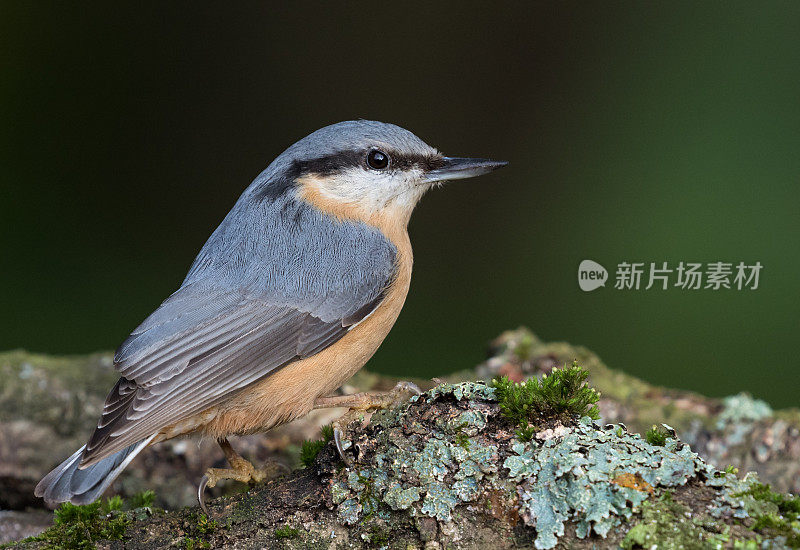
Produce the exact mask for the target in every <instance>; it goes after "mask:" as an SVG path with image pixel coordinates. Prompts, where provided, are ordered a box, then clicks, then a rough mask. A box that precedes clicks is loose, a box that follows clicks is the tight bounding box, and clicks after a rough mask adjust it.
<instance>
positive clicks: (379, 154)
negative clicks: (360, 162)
mask: <svg viewBox="0 0 800 550" xmlns="http://www.w3.org/2000/svg"><path fill="white" fill-rule="evenodd" d="M367 164H369V167H370V168H374V169H375V170H383V169H384V168H386V167H387V166H389V155H387V154H386V153H384V152H383V151H378V150H377V149H372V150H371V151H370V152H369V153H367Z"/></svg>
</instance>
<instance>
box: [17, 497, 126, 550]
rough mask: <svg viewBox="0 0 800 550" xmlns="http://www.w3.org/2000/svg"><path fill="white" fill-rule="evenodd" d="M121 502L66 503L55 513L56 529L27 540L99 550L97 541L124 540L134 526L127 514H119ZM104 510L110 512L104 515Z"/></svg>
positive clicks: (57, 545)
mask: <svg viewBox="0 0 800 550" xmlns="http://www.w3.org/2000/svg"><path fill="white" fill-rule="evenodd" d="M121 500H122V499H119V500H116V499H109V500H107V501H106V502H105V503H101V502H100V501H97V502H93V503H92V504H88V505H86V506H76V505H74V504H70V503H68V502H67V503H64V504H62V505H61V506H59V507H58V509H56V511H55V516H54V520H53V526H52V527H50V528H49V529H47V530H46V531H45V532H44V533H42V534H41V535H38V536H36V537H32V538H29V539H26V541H28V542H35V541H36V542H45V543H47V545H48V546H52V547H54V548H77V549H81V550H83V549H91V548H95V542H97V541H100V540H120V539H122V536H123V535H124V534H125V529H126V528H127V527H128V525H129V524H130V523H131V519H130V518H129V517H128V516H127V515H126V514H125V513H121V512H119V508H120V507H121V505H120V502H121ZM103 510H109V512H108V513H101V512H103Z"/></svg>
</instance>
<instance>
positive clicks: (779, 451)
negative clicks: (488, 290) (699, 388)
mask: <svg viewBox="0 0 800 550" xmlns="http://www.w3.org/2000/svg"><path fill="white" fill-rule="evenodd" d="M575 359H577V360H578V362H579V363H580V364H581V365H582V366H584V367H586V368H587V369H588V370H589V371H590V374H591V383H592V385H593V386H594V387H595V388H597V389H598V390H600V392H601V395H602V397H601V400H600V403H599V406H600V415H601V418H602V422H603V423H620V422H621V423H624V424H625V425H626V426H627V429H628V430H630V431H631V432H640V433H644V432H645V431H646V430H647V429H648V428H650V427H651V426H652V425H660V424H661V423H666V424H669V425H670V426H672V427H674V428H675V429H676V430H677V434H678V436H679V437H680V439H681V440H682V441H683V442H684V443H688V444H689V446H690V447H691V448H692V450H693V451H695V452H697V453H698V454H699V455H700V457H702V459H704V460H705V461H706V462H707V463H709V464H713V465H715V466H717V467H725V466H728V465H732V466H733V467H737V468H739V469H740V471H742V472H744V471H755V472H757V473H758V475H759V477H760V479H761V481H762V482H765V483H770V484H772V486H773V488H774V489H776V490H780V491H791V492H794V493H798V492H800V412H798V411H797V410H796V409H792V410H784V411H772V410H771V409H770V408H769V406H768V405H766V404H765V403H763V402H760V401H757V400H753V399H752V398H750V397H748V396H747V395H744V394H743V395H740V396H733V397H730V398H726V399H723V400H720V399H712V398H706V397H703V396H700V395H697V394H694V393H691V392H686V391H680V390H669V389H664V388H659V387H655V386H652V385H649V384H647V383H645V382H643V381H641V380H639V379H636V378H634V377H631V376H629V375H626V374H624V373H622V372H619V371H615V370H612V369H610V368H608V367H606V366H605V365H604V364H603V363H602V362H601V361H600V359H599V358H598V357H597V356H596V355H594V354H593V353H592V352H590V351H589V350H586V349H585V348H582V347H575V346H571V345H569V344H565V343H545V342H542V341H540V340H539V339H538V338H536V337H535V336H534V335H533V334H531V333H530V332H529V331H527V330H525V329H519V330H516V331H510V332H508V333H505V334H503V335H502V336H501V337H500V338H499V339H498V340H497V341H496V342H494V343H493V345H492V347H491V351H490V358H489V359H488V360H487V361H486V362H484V363H483V364H481V365H479V366H478V367H477V368H476V369H469V370H464V371H460V372H457V373H455V374H453V375H451V376H448V377H446V378H445V379H446V380H447V381H448V382H457V381H461V380H474V379H476V378H483V379H491V378H493V377H494V376H496V375H498V374H500V375H507V376H509V377H510V378H512V379H515V380H523V379H525V378H527V377H529V376H533V375H541V374H546V373H548V372H550V371H551V370H552V368H553V367H555V366H563V365H564V364H565V363H567V362H571V361H572V360H575ZM115 380H116V372H115V371H114V370H113V367H112V366H111V356H110V354H95V355H91V356H75V357H49V356H44V355H35V354H28V353H25V352H22V351H15V352H7V353H3V354H0V510H2V509H6V510H8V509H11V510H22V509H25V508H28V509H30V508H35V507H38V508H40V509H41V507H42V503H41V501H37V500H36V499H34V498H33V496H32V490H33V487H34V485H35V483H36V482H37V481H38V479H40V478H41V476H42V475H43V474H44V473H46V472H47V471H49V469H50V468H51V467H52V466H54V465H55V464H56V463H58V462H59V461H60V460H61V459H63V457H65V456H68V455H69V454H70V453H71V452H72V451H73V450H74V449H75V448H77V447H79V446H80V445H81V444H83V442H84V441H85V439H86V438H87V437H88V435H89V432H90V431H91V429H92V426H93V424H94V422H95V421H96V418H97V415H98V412H99V410H100V408H101V405H102V402H103V399H104V397H105V393H106V391H107V390H108V388H110V387H111V386H112V385H113V382H114V381H115ZM396 380H397V379H396V378H390V377H382V376H378V375H374V374H371V373H368V372H365V371H362V373H360V374H359V375H357V376H356V377H355V378H354V379H353V380H351V381H350V382H349V383H348V385H346V386H345V387H343V388H342V391H343V392H345V393H350V392H354V391H358V390H369V389H389V388H391V387H392V386H393V385H394V383H395V382H396ZM418 382H419V383H420V385H421V386H422V387H423V388H425V389H427V388H430V387H432V386H433V385H434V383H433V382H430V381H418ZM340 413H341V411H317V412H315V414H313V415H310V416H309V417H308V418H306V419H302V420H300V421H297V422H294V423H292V424H290V425H288V426H284V427H282V428H280V429H278V430H273V431H272V432H270V433H269V434H266V435H260V436H252V437H248V438H237V441H236V446H237V448H238V449H240V450H241V451H242V453H243V454H244V455H245V456H247V457H248V458H251V459H253V461H254V462H256V463H257V462H261V461H264V460H267V459H277V460H278V461H282V462H284V463H286V464H287V465H289V466H290V467H297V466H299V455H300V453H299V448H300V444H301V443H302V442H303V441H304V440H307V439H314V438H316V437H318V434H319V431H318V430H319V427H320V426H321V425H322V424H326V423H329V422H330V421H331V420H333V419H334V418H335V417H336V416H338V415H339V414H340ZM623 429H624V428H623ZM459 437H461V438H463V437H464V436H463V434H462V435H461V436H459ZM329 453H330V449H329V447H326V448H325V450H324V451H323V453H322V454H321V456H322V457H323V458H322V461H323V463H324V457H325V456H326V455H327V454H329ZM498 456H500V455H498ZM222 464H223V460H222V456H221V453H220V452H219V450H218V449H217V448H216V446H215V444H214V443H213V442H201V443H196V442H194V441H192V440H178V441H172V442H167V443H164V444H161V445H159V446H156V447H155V448H153V449H148V450H146V452H145V453H143V454H142V456H140V457H139V458H137V460H136V461H134V463H132V464H131V466H130V467H129V469H128V471H126V473H125V474H123V476H122V477H121V478H120V480H118V482H117V483H115V484H114V486H113V488H112V491H113V492H115V493H119V494H122V495H123V496H131V495H133V494H135V493H137V492H139V491H141V490H143V489H154V490H155V491H156V494H157V495H158V496H157V501H156V506H158V507H162V508H168V509H176V508H180V507H181V506H185V505H192V504H193V503H194V487H195V486H196V483H197V481H198V480H199V478H200V476H201V475H202V472H203V470H204V469H205V468H207V467H208V466H212V465H222ZM315 468H317V470H318V468H319V466H316V467H315ZM315 468H310V469H305V470H298V471H295V473H293V474H292V476H291V477H290V478H288V480H287V479H285V480H284V481H282V482H280V483H278V482H273V483H272V484H271V485H270V489H269V490H268V491H267V492H264V491H258V492H257V493H252V492H251V493H249V496H241V495H240V496H235V497H233V500H231V501H229V502H228V503H227V504H225V506H226V507H229V506H233V507H234V508H238V507H239V505H238V504H236V503H237V502H244V501H248V502H249V500H248V499H250V498H252V499H255V502H260V503H261V504H259V506H261V508H259V510H260V511H261V512H263V513H264V514H266V515H265V516H264V517H272V516H270V515H269V514H270V513H272V515H273V516H274V518H275V521H274V522H272V523H270V522H267V523H263V525H262V527H263V528H264V529H266V527H264V525H272V524H275V525H276V527H275V529H278V530H279V532H282V531H280V529H281V528H282V525H283V526H286V525H288V524H287V523H286V522H284V524H282V525H278V523H277V522H278V521H279V518H280V517H284V518H285V519H286V520H287V521H288V519H287V518H290V515H287V514H288V510H290V509H291V508H292V506H295V505H296V506H297V512H298V513H301V512H302V513H306V514H311V515H307V516H304V517H308V518H311V517H314V518H317V519H315V520H311V519H307V520H306V521H305V523H308V522H309V521H317V520H319V521H321V522H322V523H321V524H320V525H322V524H325V525H332V524H327V523H325V522H326V521H327V519H326V518H334V517H337V518H338V511H337V512H336V513H335V514H333V511H332V510H331V509H329V508H327V507H324V509H323V508H320V509H317V508H313V506H311V503H312V502H313V500H314V497H313V495H314V494H317V493H315V492H314V491H318V490H325V487H324V486H323V485H324V483H323V482H322V479H323V478H320V477H319V476H318V475H316V474H315V475H313V476H312V475H311V474H314V473H315ZM328 481H330V479H328ZM287 482H288V484H287ZM276 483H278V484H276ZM697 487H699V486H696V485H695V482H694V481H692V480H691V479H690V480H688V481H687V483H686V484H685V485H681V486H680V487H678V488H676V489H675V490H673V491H672V492H671V495H672V502H671V503H670V504H669V506H667V504H663V506H667V507H668V508H670V509H672V508H674V507H675V506H677V505H678V504H680V503H681V502H685V503H686V504H687V505H688V504H690V501H689V499H687V500H685V501H683V500H681V499H682V498H683V496H682V495H684V494H688V493H687V491H688V492H689V493H691V491H692V490H693V488H697ZM703 487H705V486H703ZM225 488H227V489H228V490H236V487H235V486H234V485H227V486H224V487H223V488H222V489H220V488H216V489H215V491H216V492H215V493H213V495H214V496H219V495H221V494H223V493H222V491H223V490H224V489H225ZM312 488H314V489H313V491H311V489H312ZM295 489H297V491H299V493H298V494H297V495H295V494H294V493H295V492H296V491H295ZM710 490H711V489H708V487H705V488H703V489H702V491H705V492H706V493H703V494H710V493H708V491H710ZM303 491H306V492H305V493H304V492H303ZM308 491H311V492H308ZM301 493H302V494H305V495H306V496H302V495H301ZM270 494H271V495H272V496H271V497H270V498H267V497H268V495H270ZM257 495H261V496H260V497H259V496H257ZM280 495H283V496H280ZM695 496H697V495H695ZM697 498H700V500H701V501H702V500H703V498H702V495H700V496H698V497H697ZM259 499H261V500H259ZM276 499H277V500H276ZM226 502H227V501H226ZM654 502H661V500H658V499H652V498H651V499H650V500H648V501H647V503H646V504H643V506H644V507H645V508H644V509H643V511H642V512H641V513H642V514H644V515H646V513H650V514H651V517H652V510H653V509H654V508H653V507H654V506H656V504H653V503H654ZM676 502H677V503H678V504H675V503H676ZM281 503H283V504H281ZM292 503H294V504H292ZM303 503H306V504H303ZM465 506H466V507H465V508H463V509H461V508H459V510H460V511H459V513H460V514H464V513H467V514H471V513H472V511H470V510H472V509H474V507H475V505H474V504H473V503H470V504H466V503H465ZM311 508H313V509H314V510H315V511H313V513H312V511H311ZM270 510H272V512H269V511H270ZM647 510H650V512H647ZM690 510H693V508H691V507H690ZM304 511H305V512H304ZM406 512H408V511H406ZM509 513H511V512H509ZM517 513H518V512H517ZM193 514H196V510H184V511H182V512H176V513H174V514H173V515H169V516H158V517H157V518H154V519H153V521H156V522H165V523H164V525H165V526H167V525H172V526H175V525H177V524H176V523H175V522H179V521H184V520H185V519H186V518H189V517H194V516H193ZM281 514H283V515H281ZM331 514H333V515H331ZM512 515H513V514H512ZM644 515H643V516H642V517H644ZM9 517H11V516H8V515H6V516H4V515H3V513H0V542H2V541H3V540H4V539H3V538H2V536H3V523H4V521H5V518H9ZM237 517H238V516H237ZM181 518H183V519H181ZM431 519H432V518H430V517H428V516H427V515H426V514H424V513H423V514H421V515H419V516H414V519H413V521H411V520H408V521H411V523H408V525H413V527H414V528H415V529H417V532H418V542H424V543H426V544H427V543H428V542H430V543H431V544H433V542H436V541H437V540H450V539H447V538H444V539H443V538H441V537H440V538H439V539H436V538H435V537H434V538H430V537H429V534H430V532H431V530H432V525H433V524H432V523H431ZM14 521H15V522H16V523H18V522H19V518H18V517H17V516H16V515H15V516H14ZM186 521H188V520H186ZM331 521H333V520H332V519H331ZM435 521H436V529H437V530H436V533H438V534H439V535H441V533H445V534H446V532H447V530H448V529H449V528H450V527H449V523H448V522H444V523H442V521H441V520H440V519H438V518H437V519H436V520H435ZM170 522H172V523H170ZM224 522H226V525H227V522H228V519H225V520H224ZM16 523H15V525H16ZM190 523H191V522H189V523H187V525H189V524H190ZM218 523H219V522H218ZM523 523H524V522H523ZM40 524H41V516H36V522H35V528H36V529H37V530H38V529H40V527H39V525H40ZM298 525H301V524H298ZM476 525H478V524H476ZM481 525H483V524H481ZM497 525H499V524H497ZM565 525H566V526H565V529H567V530H569V528H570V527H569V523H567V524H565ZM231 526H234V524H233V523H232V524H231ZM289 527H290V528H291V529H295V528H296V529H298V533H300V532H301V531H302V529H301V527H292V526H291V525H290V526H289ZM132 529H135V527H132ZM291 529H289V530H287V531H286V532H283V534H284V535H285V536H283V537H278V539H279V540H281V541H283V542H282V543H281V544H289V541H291V540H293V539H292V537H291V536H289V535H291V533H292V531H291ZM354 529H355V530H356V531H357V529H356V528H355V527H354V526H348V527H345V526H342V525H339V526H338V527H336V528H332V531H331V532H333V533H335V534H336V537H340V538H341V537H345V539H346V540H350V539H351V538H352V532H354ZM442 529H444V531H441V530H442ZM236 530H238V527H237V528H236ZM261 530H262V531H263V529H261ZM490 530H491V529H490ZM183 531H184V532H185V533H189V534H187V535H185V536H186V537H188V539H191V533H192V531H191V530H189V531H186V529H183ZM306 531H309V529H306ZM440 531H441V532H440ZM530 531H531V529H530V528H520V527H515V528H514V529H512V530H511V532H512V533H518V535H519V537H522V538H519V539H518V540H519V541H520V543H522V542H524V541H526V540H527V541H531V540H535V538H531V536H532V535H531V533H530ZM534 531H535V529H534ZM640 531H641V529H640ZM15 532H23V533H25V531H24V529H23V530H22V531H15ZM29 532H30V533H32V532H35V531H33V530H31V531H29ZM425 533H428V534H427V535H426V534H425ZM329 534H330V533H329ZM361 535H365V537H361ZM439 535H437V536H439ZM595 535H596V533H595ZM595 535H592V536H595ZM259 536H260V537H262V538H263V537H265V536H267V535H265V534H264V533H260V535H259ZM298 536H299V535H298ZM309 536H310V535H309ZM370 536H371V535H369V533H365V532H359V533H358V538H359V540H361V541H362V542H363V541H365V540H366V538H369V537H370ZM393 536H394V535H393ZM514 536H517V535H514ZM609 536H611V535H609ZM426 537H427V538H426ZM525 537H527V538H525ZM312 538H313V537H312ZM380 538H381V537H380V535H378V536H377V538H376V540H379V539H380ZM412 538H413V537H412ZM188 539H187V540H188ZM278 539H276V540H278ZM5 540H8V539H5ZM198 540H199V539H198ZM243 540H250V539H248V538H247V537H245V538H244V539H243ZM304 540H309V539H308V538H307V537H306V539H304ZM320 540H322V539H320ZM325 540H327V539H325ZM370 540H371V539H370ZM600 540H601V542H603V543H604V544H605V543H608V542H609V541H610V540H611V539H602V538H601V539H600ZM187 544H190V543H187ZM320 544H321V543H320ZM359 544H360V543H359ZM463 544H466V543H463V542H459V544H458V546H461V545H463ZM373 546H375V545H373ZM325 547H327V546H325Z"/></svg>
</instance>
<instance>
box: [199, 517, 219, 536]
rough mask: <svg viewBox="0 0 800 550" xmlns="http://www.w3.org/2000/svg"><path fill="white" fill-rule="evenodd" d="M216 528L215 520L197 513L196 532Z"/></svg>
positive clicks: (210, 531) (201, 532) (205, 533)
mask: <svg viewBox="0 0 800 550" xmlns="http://www.w3.org/2000/svg"><path fill="white" fill-rule="evenodd" d="M216 528H217V522H216V521H214V520H213V519H209V518H208V516H207V515H205V514H197V532H198V533H200V534H201V535H208V534H209V533H213V532H214V530H215V529H216Z"/></svg>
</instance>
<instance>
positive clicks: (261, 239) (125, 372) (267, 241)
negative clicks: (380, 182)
mask: <svg viewBox="0 0 800 550" xmlns="http://www.w3.org/2000/svg"><path fill="white" fill-rule="evenodd" d="M376 139H378V140H383V141H388V142H389V143H391V144H394V145H395V146H396V147H398V148H402V147H404V148H406V149H408V150H411V151H412V152H414V151H417V152H419V153H420V154H428V153H430V152H431V151H432V149H431V148H430V147H428V146H427V145H425V144H424V142H422V141H421V140H419V139H418V138H417V137H416V136H414V135H413V134H411V133H410V132H408V131H406V130H403V129H402V128H399V127H397V126H393V125H390V124H383V123H378V122H371V121H351V122H346V123H340V124H336V125H333V126H329V127H326V128H323V129H321V130H318V131H317V132H315V133H313V134H311V135H310V136H308V137H306V138H304V139H303V140H300V141H299V142H297V143H295V144H294V145H292V146H291V147H289V148H288V149H287V150H286V151H285V152H284V153H283V154H281V155H280V156H279V157H278V158H276V159H275V161H274V162H273V163H272V164H270V166H269V167H268V168H267V169H266V170H264V172H262V173H261V174H260V175H259V176H258V177H257V178H256V179H255V180H254V181H253V183H252V184H251V185H250V186H249V187H248V188H247V189H246V190H245V191H244V193H243V194H242V196H241V197H240V198H239V200H238V201H237V203H236V204H235V206H234V207H233V209H232V210H231V211H230V212H229V213H228V215H227V216H226V217H225V219H224V220H223V222H222V223H221V224H220V226H219V227H218V228H217V229H216V231H214V233H213V234H212V235H211V237H210V238H209V240H208V241H207V242H206V244H205V245H204V246H203V248H202V250H201V251H200V254H199V255H198V256H197V258H196V260H195V261H194V263H193V265H192V267H191V269H190V270H189V273H188V275H187V276H186V279H185V280H184V281H183V284H182V285H181V287H180V288H179V289H178V290H177V291H176V292H175V293H174V294H172V295H171V296H170V297H169V298H168V299H167V300H165V301H164V303H163V304H162V305H161V306H160V307H159V308H158V309H156V311H154V312H153V313H152V314H151V315H150V316H149V317H148V318H147V319H146V320H145V321H144V322H143V323H142V324H141V325H140V326H139V327H137V328H136V329H135V330H134V331H133V332H132V334H131V335H130V337H129V338H128V339H127V340H126V341H125V342H124V343H123V344H122V345H121V346H120V347H119V349H118V350H117V353H116V355H115V358H114V363H115V367H116V368H117V370H119V372H120V374H121V375H122V378H120V380H119V382H118V384H117V385H116V386H115V388H114V389H113V390H112V391H111V393H110V394H109V396H108V398H107V400H106V404H105V407H104V410H103V415H102V417H101V419H100V422H99V423H98V426H97V428H96V430H95V432H94V434H93V435H92V437H91V439H90V440H89V442H88V443H87V445H86V447H85V448H84V449H82V450H80V451H78V452H77V453H76V454H75V455H73V456H72V457H70V458H69V459H67V460H66V461H65V462H64V463H62V464H61V465H60V466H58V467H57V468H56V469H55V470H53V472H51V473H50V474H49V475H48V476H47V477H45V478H44V479H43V480H42V481H41V482H40V483H39V485H38V486H37V489H36V494H37V495H39V496H44V497H45V498H46V500H48V501H50V502H60V501H64V500H72V501H73V502H78V501H84V500H85V499H86V498H88V496H87V495H92V496H96V495H99V494H100V493H101V492H102V490H101V489H104V488H105V487H106V486H107V485H108V484H109V483H110V482H111V481H113V478H115V477H116V476H117V475H118V474H119V473H120V472H121V468H119V465H120V464H122V462H121V461H122V460H123V458H125V459H127V458H128V457H130V458H132V455H135V453H137V452H138V451H139V450H140V449H141V448H143V447H144V445H142V442H143V441H145V440H147V439H148V438H150V437H151V436H153V434H155V433H157V432H158V430H160V429H162V428H164V427H166V426H169V425H174V424H175V423H177V422H180V421H181V420H183V419H186V418H190V417H191V416H192V415H195V414H197V413H199V412H201V411H203V410H206V409H208V408H209V407H211V406H213V405H215V404H218V403H220V402H222V401H224V400H225V399H227V398H229V397H230V396H231V395H232V394H233V393H235V392H237V391H240V390H241V389H243V388H245V387H247V386H248V385H250V384H252V383H254V382H256V381H258V380H260V379H262V378H263V377H265V376H268V375H269V373H270V372H272V371H274V370H275V369H277V368H280V367H281V366H283V365H285V364H287V363H288V362H291V361H292V360H296V359H298V358H303V357H308V356H310V355H313V354H314V353H317V352H318V351H320V350H321V349H324V348H325V347H327V346H330V345H331V344H333V343H334V342H336V341H337V340H339V339H340V338H341V337H342V336H343V335H344V334H345V333H346V332H347V330H348V329H349V327H350V326H351V325H354V324H356V323H358V321H359V320H360V319H363V318H364V317H365V316H367V315H368V314H369V313H370V311H372V309H374V308H375V307H376V306H377V305H378V303H379V302H380V299H381V296H382V293H383V292H384V291H385V289H386V288H387V286H388V285H389V284H390V282H391V280H392V276H393V273H394V269H395V255H396V252H397V251H396V249H395V247H394V245H393V244H392V243H391V242H390V241H389V240H388V239H387V238H386V237H385V236H384V235H383V234H381V232H380V231H379V230H378V229H376V228H375V227H372V226H369V225H367V224H365V223H361V222H355V221H348V220H339V219H337V218H335V217H333V216H331V215H329V214H326V213H324V212H321V211H319V210H317V209H315V208H314V207H312V206H310V205H309V204H307V203H306V202H304V201H302V200H301V199H299V198H298V196H297V193H296V189H295V187H294V183H295V182H294V180H295V178H296V177H297V175H298V174H299V170H302V164H303V163H307V162H309V160H312V161H313V160H316V159H324V158H327V157H331V156H335V155H338V154H341V153H342V152H343V151H345V150H349V149H351V148H359V147H364V146H365V144H367V143H370V142H373V141H374V140H376ZM126 453H127V454H126ZM79 467H80V468H87V469H84V470H80V469H78V468H79ZM101 474H102V475H101ZM87 479H91V480H92V483H90V486H91V487H92V488H93V490H91V491H89V490H80V489H84V488H85V487H86V483H87V482H86V480H87ZM98 491H99V492H98Z"/></svg>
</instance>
